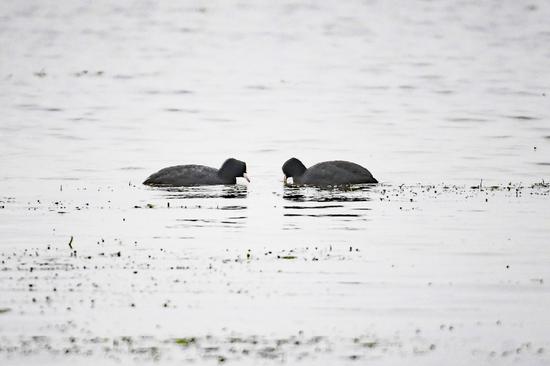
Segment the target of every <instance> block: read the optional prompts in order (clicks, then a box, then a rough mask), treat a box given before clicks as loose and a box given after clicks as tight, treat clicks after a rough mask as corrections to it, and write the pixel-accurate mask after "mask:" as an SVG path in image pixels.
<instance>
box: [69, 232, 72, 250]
mask: <svg viewBox="0 0 550 366" xmlns="http://www.w3.org/2000/svg"><path fill="white" fill-rule="evenodd" d="M69 248H71V249H73V236H72V235H71V240H69Z"/></svg>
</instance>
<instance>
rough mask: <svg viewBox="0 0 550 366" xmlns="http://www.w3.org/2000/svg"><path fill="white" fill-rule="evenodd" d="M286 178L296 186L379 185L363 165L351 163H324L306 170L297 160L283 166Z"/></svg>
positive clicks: (287, 162)
mask: <svg viewBox="0 0 550 366" xmlns="http://www.w3.org/2000/svg"><path fill="white" fill-rule="evenodd" d="M283 173H284V174H285V177H292V180H293V183H294V184H299V185H301V184H306V185H317V186H328V185H330V186H336V185H345V184H360V183H378V181H377V180H376V179H375V178H374V177H373V176H372V174H371V173H370V172H369V171H368V170H367V169H365V168H363V167H362V166H361V165H358V164H355V163H352V162H350V161H342V160H334V161H324V162H322V163H318V164H315V165H313V166H312V167H310V168H309V169H306V167H305V165H304V164H302V162H301V161H300V160H298V159H296V158H291V159H289V160H287V161H286V162H285V163H284V165H283Z"/></svg>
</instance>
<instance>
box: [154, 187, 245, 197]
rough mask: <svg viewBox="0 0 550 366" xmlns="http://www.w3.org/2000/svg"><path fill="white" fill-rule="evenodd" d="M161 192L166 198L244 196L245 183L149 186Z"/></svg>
mask: <svg viewBox="0 0 550 366" xmlns="http://www.w3.org/2000/svg"><path fill="white" fill-rule="evenodd" d="M151 189H155V190H158V191H161V192H163V193H164V194H163V197H164V198H166V199H204V198H228V199H232V198H246V197H247V195H248V187H247V186H246V185H244V184H243V185H241V184H237V185H218V186H192V187H157V188H151Z"/></svg>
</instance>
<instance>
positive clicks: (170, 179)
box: [143, 158, 248, 187]
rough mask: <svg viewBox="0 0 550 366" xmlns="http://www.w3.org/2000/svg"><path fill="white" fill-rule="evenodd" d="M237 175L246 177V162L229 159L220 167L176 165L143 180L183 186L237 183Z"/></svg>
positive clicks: (159, 184)
mask: <svg viewBox="0 0 550 366" xmlns="http://www.w3.org/2000/svg"><path fill="white" fill-rule="evenodd" d="M237 177H245V178H246V179H248V178H247V177H246V163H245V162H243V161H240V160H237V159H233V158H230V159H227V160H226V161H225V162H224V163H223V165H222V166H221V168H220V169H216V168H210V167H208V166H204V165H194V164H192V165H176V166H171V167H168V168H164V169H161V170H159V171H158V172H156V173H154V174H151V175H150V176H149V178H147V179H146V180H145V182H143V184H145V185H149V186H164V187H181V186H198V185H217V184H235V183H236V182H237V179H236V178H237Z"/></svg>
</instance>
